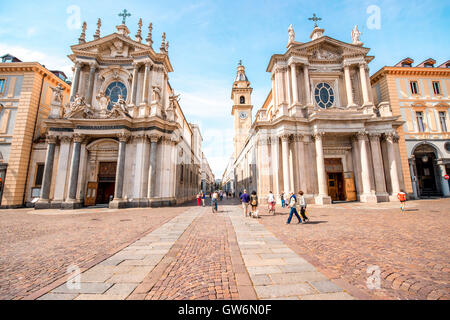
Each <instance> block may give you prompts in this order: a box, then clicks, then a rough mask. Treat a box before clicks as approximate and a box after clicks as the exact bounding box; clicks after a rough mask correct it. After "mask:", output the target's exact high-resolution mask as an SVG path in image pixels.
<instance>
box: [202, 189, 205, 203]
mask: <svg viewBox="0 0 450 320" xmlns="http://www.w3.org/2000/svg"><path fill="white" fill-rule="evenodd" d="M205 199H206V193H203V192H202V204H203V206H205Z"/></svg>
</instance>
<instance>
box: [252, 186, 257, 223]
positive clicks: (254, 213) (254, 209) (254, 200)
mask: <svg viewBox="0 0 450 320" xmlns="http://www.w3.org/2000/svg"><path fill="white" fill-rule="evenodd" d="M250 204H251V206H252V212H251V214H250V215H251V217H252V218H258V211H257V210H256V209H257V208H258V196H257V195H256V191H252V195H251V196H250Z"/></svg>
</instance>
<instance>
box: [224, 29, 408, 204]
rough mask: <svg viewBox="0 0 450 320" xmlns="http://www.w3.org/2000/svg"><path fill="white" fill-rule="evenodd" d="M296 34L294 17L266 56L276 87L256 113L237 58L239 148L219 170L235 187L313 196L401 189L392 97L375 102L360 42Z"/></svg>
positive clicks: (351, 196)
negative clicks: (304, 38)
mask: <svg viewBox="0 0 450 320" xmlns="http://www.w3.org/2000/svg"><path fill="white" fill-rule="evenodd" d="M310 39H311V41H309V42H306V43H302V42H298V41H296V40H295V33H294V29H293V28H292V25H291V26H290V28H289V42H288V45H287V50H286V52H285V53H283V54H275V55H273V56H272V57H271V59H270V61H269V65H268V67H267V72H269V73H270V75H271V80H272V90H271V91H270V93H269V94H268V96H267V98H266V100H265V102H264V104H263V106H262V107H261V108H260V109H259V110H258V111H257V112H256V118H255V119H254V121H253V120H252V108H253V106H252V105H251V100H250V99H251V93H252V88H251V86H250V82H249V80H248V79H247V76H246V75H245V68H244V66H242V65H239V66H238V71H237V76H236V79H235V82H234V83H233V87H232V99H233V104H234V105H233V108H232V115H233V116H234V127H235V138H234V144H235V150H234V155H233V157H232V161H231V162H232V165H229V166H228V167H227V170H226V172H225V173H224V177H229V179H228V180H230V181H233V183H234V187H235V190H236V193H239V192H242V191H243V189H247V190H248V191H249V192H251V191H253V190H255V191H257V193H258V196H259V197H260V199H264V198H266V196H267V194H268V193H269V191H272V192H273V193H274V194H275V195H276V196H277V195H278V196H279V195H280V194H281V193H282V192H284V193H285V194H287V193H288V192H291V191H292V192H297V191H298V190H302V191H303V192H304V193H305V195H306V197H305V198H306V199H307V201H308V202H309V203H316V204H328V203H331V202H332V201H354V200H359V201H361V202H383V201H395V200H396V195H397V193H398V192H399V191H400V190H403V189H404V188H405V182H404V179H403V175H402V170H401V168H402V166H401V159H400V148H399V139H400V138H401V137H400V136H399V135H398V134H397V129H398V128H399V127H400V126H401V125H402V124H403V122H402V121H400V120H399V116H395V115H393V113H392V110H391V106H390V105H389V104H388V103H382V104H379V105H378V106H376V105H375V104H374V99H373V93H372V90H371V89H370V80H369V68H368V65H369V63H370V62H371V61H372V60H373V58H374V57H373V56H370V55H368V52H369V50H370V49H368V48H366V47H364V46H363V43H362V42H361V41H360V32H359V31H358V29H357V27H356V26H355V29H354V30H353V31H352V42H351V43H346V42H342V41H339V40H336V39H333V38H330V37H328V36H326V35H324V29H321V28H320V27H318V26H317V24H316V25H315V28H314V30H313V31H312V33H311V35H310Z"/></svg>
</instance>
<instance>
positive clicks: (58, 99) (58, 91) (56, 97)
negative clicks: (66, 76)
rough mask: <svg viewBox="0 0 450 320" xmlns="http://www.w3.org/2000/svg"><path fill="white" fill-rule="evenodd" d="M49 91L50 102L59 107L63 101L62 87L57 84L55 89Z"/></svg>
mask: <svg viewBox="0 0 450 320" xmlns="http://www.w3.org/2000/svg"><path fill="white" fill-rule="evenodd" d="M50 89H52V91H53V97H52V101H53V102H55V103H56V104H58V105H61V103H62V101H63V92H64V88H63V86H62V85H61V84H60V83H58V85H57V86H56V87H50Z"/></svg>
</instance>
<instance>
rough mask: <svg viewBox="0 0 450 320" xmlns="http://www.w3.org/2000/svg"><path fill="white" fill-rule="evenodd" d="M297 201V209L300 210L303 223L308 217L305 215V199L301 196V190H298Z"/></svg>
mask: <svg viewBox="0 0 450 320" xmlns="http://www.w3.org/2000/svg"><path fill="white" fill-rule="evenodd" d="M297 203H298V211H299V212H300V215H301V216H302V218H303V222H304V223H305V222H307V221H309V218H308V217H307V216H306V200H305V197H304V196H303V191H301V190H300V191H299V192H298V199H297Z"/></svg>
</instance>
